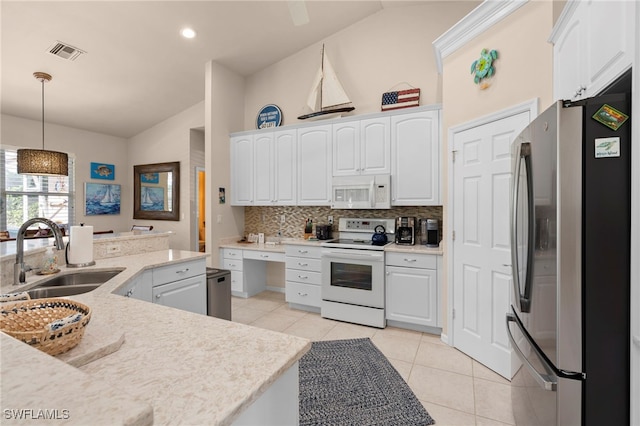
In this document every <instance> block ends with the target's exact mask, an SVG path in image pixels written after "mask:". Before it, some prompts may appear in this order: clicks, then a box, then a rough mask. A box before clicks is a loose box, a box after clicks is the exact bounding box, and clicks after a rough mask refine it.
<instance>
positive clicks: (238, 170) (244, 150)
mask: <svg viewBox="0 0 640 426" xmlns="http://www.w3.org/2000/svg"><path fill="white" fill-rule="evenodd" d="M230 143H231V182H230V184H231V188H229V189H230V191H231V205H232V206H250V205H252V204H253V173H254V164H253V136H252V135H243V136H234V137H232V138H231V142H230Z"/></svg>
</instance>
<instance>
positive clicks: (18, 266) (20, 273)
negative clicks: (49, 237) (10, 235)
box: [13, 217, 64, 285]
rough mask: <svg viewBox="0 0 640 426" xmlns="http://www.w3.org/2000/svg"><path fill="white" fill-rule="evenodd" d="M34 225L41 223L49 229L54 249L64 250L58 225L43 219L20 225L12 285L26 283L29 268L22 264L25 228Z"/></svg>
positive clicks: (37, 218) (28, 221) (35, 219)
mask: <svg viewBox="0 0 640 426" xmlns="http://www.w3.org/2000/svg"><path fill="white" fill-rule="evenodd" d="M34 223H42V224H44V225H47V226H48V227H49V228H51V231H52V232H53V236H54V237H55V243H56V248H57V249H58V250H64V241H62V231H60V228H59V227H58V225H56V224H55V223H53V222H52V221H50V220H49V219H46V218H44V217H34V218H33V219H29V220H27V221H26V222H25V223H23V224H22V226H21V227H20V229H18V235H17V237H16V263H15V265H13V285H18V284H21V283H24V282H25V281H26V278H25V274H26V272H27V271H30V270H31V267H29V266H28V265H25V264H24V235H25V233H26V232H27V228H29V227H30V226H31V225H33V224H34Z"/></svg>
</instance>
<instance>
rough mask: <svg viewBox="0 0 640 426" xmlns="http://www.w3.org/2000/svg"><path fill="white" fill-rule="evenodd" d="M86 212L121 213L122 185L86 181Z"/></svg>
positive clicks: (88, 214) (94, 213)
mask: <svg viewBox="0 0 640 426" xmlns="http://www.w3.org/2000/svg"><path fill="white" fill-rule="evenodd" d="M84 214H85V215H87V216H94V215H101V214H120V185H118V184H110V185H109V184H107V185H105V184H101V183H91V182H85V184H84Z"/></svg>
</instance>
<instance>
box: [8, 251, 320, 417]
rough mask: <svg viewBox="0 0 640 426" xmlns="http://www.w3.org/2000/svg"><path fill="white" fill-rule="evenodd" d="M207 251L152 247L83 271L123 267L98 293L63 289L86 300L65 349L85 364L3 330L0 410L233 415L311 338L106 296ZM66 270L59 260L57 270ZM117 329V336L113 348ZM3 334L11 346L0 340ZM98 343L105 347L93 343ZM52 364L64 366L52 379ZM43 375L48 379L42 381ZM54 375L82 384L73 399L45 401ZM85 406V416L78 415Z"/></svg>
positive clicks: (93, 414) (95, 414)
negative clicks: (81, 327)
mask: <svg viewBox="0 0 640 426" xmlns="http://www.w3.org/2000/svg"><path fill="white" fill-rule="evenodd" d="M205 256H206V255H205V254H203V253H196V252H188V251H178V250H160V251H155V252H149V253H144V254H139V255H134V256H123V257H115V258H109V259H103V260H97V261H96V265H95V266H92V267H89V268H82V269H104V268H115V267H118V268H125V269H124V271H123V272H121V273H120V274H118V275H117V276H115V277H114V278H112V279H111V280H109V281H107V282H106V283H105V284H103V285H102V286H100V287H99V288H97V289H96V290H94V291H91V292H89V293H85V294H81V295H77V296H69V298H70V299H75V300H78V301H79V302H81V303H84V304H86V305H88V306H90V307H91V309H92V318H91V323H90V324H89V325H88V327H87V329H86V331H85V336H84V338H83V341H82V342H81V343H80V344H79V345H78V346H77V347H75V348H74V349H72V350H71V351H69V352H68V354H67V355H66V356H67V357H68V358H73V359H76V360H77V359H82V357H83V356H84V355H87V354H86V353H83V352H87V351H92V353H91V354H88V355H89V358H90V359H89V361H88V362H84V361H86V359H85V360H84V361H83V362H79V363H78V364H82V365H81V366H80V367H78V368H73V367H71V366H70V365H69V364H65V363H63V362H62V359H63V358H64V357H63V355H64V354H63V355H60V356H58V357H51V356H49V355H46V354H44V353H42V352H40V351H39V350H37V349H33V348H30V347H28V346H27V345H24V344H22V343H20V342H17V341H15V340H13V339H11V338H9V337H8V336H6V335H2V344H3V348H2V389H1V391H2V409H3V410H4V409H7V408H9V409H13V408H16V409H19V408H34V409H37V408H59V409H68V410H69V416H70V418H71V419H72V420H73V421H74V422H77V424H89V423H90V424H111V423H122V424H151V422H150V415H149V410H150V407H152V410H153V424H168V423H176V422H177V423H184V424H217V425H226V424H230V423H231V422H233V420H234V419H235V418H236V417H237V416H238V415H239V414H240V413H242V412H243V411H244V410H245V409H246V408H247V407H249V406H250V405H251V403H253V402H254V401H255V400H256V399H258V398H259V397H260V395H262V393H263V392H264V391H265V390H267V389H268V388H269V386H271V384H273V383H274V382H275V381H276V380H277V379H278V378H279V377H280V375H281V374H282V373H284V372H285V371H286V370H287V369H289V368H290V367H291V366H293V365H294V364H295V363H296V362H297V361H298V360H299V359H300V358H301V357H302V355H304V353H305V352H306V351H307V350H308V349H309V347H310V345H311V343H310V342H309V341H308V340H307V339H302V338H298V337H295V336H289V335H285V334H282V333H277V332H272V331H269V330H264V329H258V328H254V327H251V326H247V325H244V324H239V323H234V322H230V321H225V320H222V319H218V318H214V317H208V316H205V315H199V314H194V313H191V312H186V311H181V310H177V309H173V308H169V307H165V306H161V305H157V304H153V303H148V302H144V301H140V300H136V299H130V298H126V297H122V296H118V295H116V294H112V292H113V291H114V290H117V289H118V288H120V287H121V286H122V285H124V284H126V283H127V282H128V281H129V280H130V279H132V278H135V277H136V276H138V275H139V274H140V273H141V272H142V271H143V270H144V269H147V268H150V267H157V266H162V265H166V264H171V263H175V262H179V261H185V260H191V259H198V258H202V257H205ZM77 270H78V269H73V271H77ZM70 271H71V270H69V269H67V268H64V267H63V268H62V272H61V273H68V272H70ZM40 279H42V277H39V276H34V277H30V279H29V280H28V281H27V283H26V284H25V285H23V286H20V287H14V286H12V285H10V284H9V285H3V286H2V287H3V288H2V291H3V292H7V288H8V289H9V290H10V291H17V290H20V289H27V288H30V287H32V286H34V285H36V284H37V281H39V280H40ZM45 279H46V278H45ZM119 333H123V334H124V343H121V346H119V347H118V348H117V350H115V352H113V344H114V341H115V340H117V338H118V337H119V335H120V334H119ZM85 340H87V342H86V343H87V344H83V343H85V342H84V341H85ZM6 341H11V344H7V345H6V346H5V342H6ZM101 341H103V342H104V344H105V347H104V352H105V353H103V354H100V353H99V352H100V348H96V346H95V342H101ZM14 343H16V344H14ZM17 343H19V345H17ZM106 345H111V346H110V347H109V348H107V347H106ZM74 352H75V353H74ZM108 352H112V353H109V354H108V355H106V354H107V353H108ZM100 355H102V356H100ZM36 365H37V367H34V366H36ZM61 366H62V367H61ZM58 371H66V372H69V373H68V374H67V375H65V379H64V380H60V378H59V377H60V376H59V375H58ZM5 372H6V373H7V374H6V375H5ZM69 379H71V380H69ZM56 380H58V381H57V382H56ZM43 381H44V382H54V383H56V386H55V387H53V388H49V387H48V386H45V385H44V384H43V383H42V382H43ZM61 382H62V383H66V384H68V385H69V386H70V389H71V390H73V389H81V390H82V392H81V396H80V397H78V398H70V397H66V399H63V396H62V395H60V396H59V401H60V402H59V403H58V399H56V398H53V399H52V397H51V394H52V393H55V392H60V389H62V387H61V386H60V385H59V383H61ZM121 400H124V402H121ZM125 402H126V403H125ZM53 405H55V406H53ZM85 413H86V414H87V415H90V416H91V417H83V416H84V415H85Z"/></svg>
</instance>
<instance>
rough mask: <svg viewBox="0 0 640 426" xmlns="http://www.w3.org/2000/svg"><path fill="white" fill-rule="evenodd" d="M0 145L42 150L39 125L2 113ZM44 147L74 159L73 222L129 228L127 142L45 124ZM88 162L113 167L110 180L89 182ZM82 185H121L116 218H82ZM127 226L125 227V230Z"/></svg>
mask: <svg viewBox="0 0 640 426" xmlns="http://www.w3.org/2000/svg"><path fill="white" fill-rule="evenodd" d="M1 120H2V136H1V141H2V145H3V146H4V145H7V146H12V147H16V148H42V122H41V121H36V120H28V119H25V118H19V117H14V116H11V115H6V114H3V115H2V117H1ZM44 140H45V148H46V149H51V150H54V151H62V152H66V153H68V154H70V155H72V156H73V157H75V184H76V188H75V192H76V209H75V223H76V224H79V223H81V222H82V223H84V224H86V225H91V226H93V228H94V230H95V231H106V230H109V229H113V230H114V231H125V230H127V231H128V230H129V229H130V228H131V224H130V222H131V220H130V218H131V216H127V214H126V213H125V212H128V211H131V210H132V203H133V192H132V191H131V184H130V180H129V178H128V176H127V169H128V164H127V141H126V139H123V138H119V137H116V136H109V135H104V134H101V133H94V132H89V131H86V130H80V129H75V128H72V127H66V126H60V125H57V124H51V123H45V139H44ZM91 162H100V163H107V164H113V165H115V177H114V180H95V179H91V171H90V168H91ZM85 182H95V183H114V184H119V185H121V198H122V200H121V206H120V208H121V210H120V211H121V213H120V214H119V215H99V216H86V215H85V214H84V184H85ZM127 226H128V228H127Z"/></svg>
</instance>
